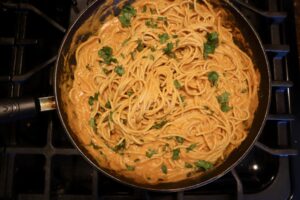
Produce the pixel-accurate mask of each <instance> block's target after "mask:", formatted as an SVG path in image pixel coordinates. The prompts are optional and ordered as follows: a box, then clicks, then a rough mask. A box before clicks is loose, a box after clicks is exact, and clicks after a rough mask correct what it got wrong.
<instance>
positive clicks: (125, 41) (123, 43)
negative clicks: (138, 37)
mask: <svg viewBox="0 0 300 200" xmlns="http://www.w3.org/2000/svg"><path fill="white" fill-rule="evenodd" d="M130 39H131V37H129V38H127V39H126V40H124V41H123V42H122V46H125V45H126V44H127V43H128V42H129V40H130Z"/></svg>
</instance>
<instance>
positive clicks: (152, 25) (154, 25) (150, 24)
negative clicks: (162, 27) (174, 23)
mask: <svg viewBox="0 0 300 200" xmlns="http://www.w3.org/2000/svg"><path fill="white" fill-rule="evenodd" d="M145 25H146V26H147V27H149V28H157V23H156V22H155V21H154V20H153V19H152V18H151V19H148V20H146V21H145Z"/></svg>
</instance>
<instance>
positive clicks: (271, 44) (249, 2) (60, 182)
mask: <svg viewBox="0 0 300 200" xmlns="http://www.w3.org/2000/svg"><path fill="white" fill-rule="evenodd" d="M237 1H239V2H242V5H240V6H239V7H240V9H241V11H242V12H243V13H244V14H245V16H247V17H248V18H249V19H250V21H251V22H252V24H253V25H254V27H255V28H256V30H257V31H258V33H259V34H260V37H261V38H262V41H263V43H264V47H265V51H266V52H267V55H268V59H269V62H270V68H271V71H272V101H271V110H270V114H269V115H268V121H267V123H266V126H265V128H264V130H263V133H262V135H261V137H260V138H259V142H257V143H256V145H255V147H254V148H253V150H252V151H251V152H250V153H249V154H248V155H247V156H246V158H245V159H244V160H243V162H241V163H240V164H239V165H238V166H237V167H236V168H235V169H234V170H232V171H231V173H228V174H226V175H225V176H224V177H222V178H220V179H218V180H217V181H215V182H213V183H211V184H208V185H206V186H204V187H201V188H198V189H194V190H190V191H186V192H178V193H156V192H147V191H143V190H139V189H134V188H131V187H128V186H125V185H122V184H119V183H117V182H115V181H113V180H111V179H110V178H107V177H106V176H104V175H103V174H101V173H99V172H98V171H97V170H96V169H94V168H93V167H91V166H90V165H89V164H88V163H87V162H86V161H85V160H84V159H83V158H82V156H81V155H80V154H79V152H78V151H77V150H76V149H74V147H73V145H72V144H71V143H70V141H69V139H68V137H67V135H66V134H65V132H64V130H63V128H62V126H61V124H60V122H59V119H58V116H57V115H56V113H54V112H48V113H40V114H38V116H36V117H35V118H33V119H23V120H19V121H17V122H13V123H11V124H8V125H0V132H1V134H0V163H1V165H0V199H1V198H3V199H39V200H40V199H45V200H48V199H65V200H69V199H72V200H74V199H78V200H81V199H91V200H92V199H99V198H100V199H107V200H109V199H122V200H125V199H128V200H133V199H149V200H150V199H151V200H152V199H153V200H155V199H160V200H161V199H163V200H164V199H165V200H169V199H170V200H171V199H178V200H183V199H188V200H193V199H195V200H196V199H208V200H209V199H212V200H219V199H220V200H221V199H222V200H223V199H232V198H236V199H238V200H241V199H244V200H246V199H258V200H259V199H288V198H289V197H290V196H291V195H292V194H293V190H294V187H295V186H293V185H292V184H293V182H292V178H291V177H292V173H293V172H292V171H290V159H291V158H290V157H288V156H289V155H296V154H297V151H295V150H294V149H292V146H294V144H293V145H292V144H291V143H292V142H291V139H290V138H291V137H292V135H293V134H295V132H296V130H294V129H293V127H294V123H297V122H299V121H297V120H299V119H298V118H297V116H295V115H293V113H294V107H293V105H294V104H295V103H294V102H293V101H292V96H293V94H295V92H296V91H297V89H299V85H298V84H296V82H297V80H295V77H294V76H295V71H296V73H298V75H299V72H298V71H297V70H295V69H294V68H295V66H294V61H295V60H297V58H296V57H295V56H296V55H295V51H296V50H295V47H294V46H293V45H294V43H293V40H295V36H294V35H293V34H291V32H290V29H295V28H294V27H293V26H294V25H293V24H291V23H290V21H293V16H291V15H290V14H288V13H290V12H291V9H292V5H293V1H292V0H264V1H259V0H243V1H242V0H234V2H237ZM20 2H23V1H20ZM20 2H19V1H6V2H5V3H0V24H1V26H2V27H6V29H5V30H3V29H1V30H0V54H1V55H3V58H5V59H2V60H1V62H2V63H1V65H3V67H1V68H0V88H1V91H3V92H1V93H0V97H21V96H34V97H40V96H48V95H52V81H51V80H52V73H53V72H52V70H53V66H54V62H55V60H56V54H57V51H58V47H59V45H60V43H61V40H62V37H63V36H64V32H65V31H66V27H67V26H68V24H67V23H66V22H67V21H68V20H69V19H70V21H73V20H74V18H75V17H76V16H77V15H78V13H79V12H78V11H79V10H82V9H84V7H86V6H87V5H88V3H89V1H88V0H78V2H77V1H76V0H72V1H71V0H70V1H59V0H52V1H50V0H43V1H37V0H27V1H26V3H20ZM238 4H240V3H238ZM245 6H246V7H247V8H245ZM249 6H250V7H249ZM66 11H70V12H66ZM6 19H9V20H6ZM8 21H10V22H8ZM36 26H39V27H41V28H40V29H39V30H38V31H37V30H36V29H35V27H36Z"/></svg>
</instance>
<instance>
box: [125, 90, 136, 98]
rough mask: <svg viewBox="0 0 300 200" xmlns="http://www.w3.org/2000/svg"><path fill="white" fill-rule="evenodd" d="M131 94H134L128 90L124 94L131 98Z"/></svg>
mask: <svg viewBox="0 0 300 200" xmlns="http://www.w3.org/2000/svg"><path fill="white" fill-rule="evenodd" d="M133 93H134V92H133V91H132V90H128V91H127V93H126V94H127V95H128V96H129V97H131V95H133Z"/></svg>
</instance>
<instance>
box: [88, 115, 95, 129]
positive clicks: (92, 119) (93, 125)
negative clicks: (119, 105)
mask: <svg viewBox="0 0 300 200" xmlns="http://www.w3.org/2000/svg"><path fill="white" fill-rule="evenodd" d="M89 124H90V126H91V127H92V128H93V129H95V128H96V119H95V117H92V118H91V119H90V121H89Z"/></svg>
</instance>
